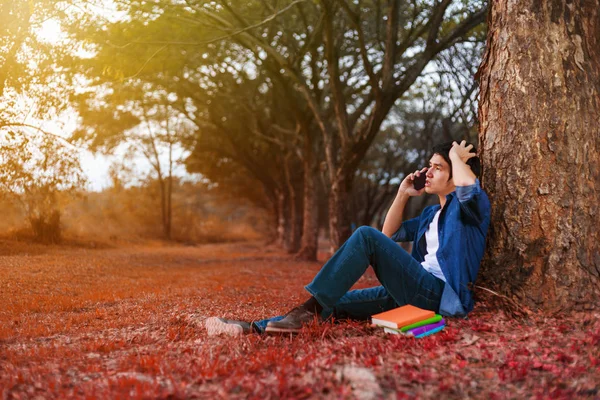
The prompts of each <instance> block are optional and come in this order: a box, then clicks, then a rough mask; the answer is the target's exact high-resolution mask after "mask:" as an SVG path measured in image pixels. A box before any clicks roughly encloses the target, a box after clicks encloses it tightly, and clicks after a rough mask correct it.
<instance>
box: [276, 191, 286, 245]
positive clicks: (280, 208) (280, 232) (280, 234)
mask: <svg viewBox="0 0 600 400" xmlns="http://www.w3.org/2000/svg"><path fill="white" fill-rule="evenodd" d="M285 208H286V201H285V193H284V192H283V191H282V190H277V246H279V247H281V248H284V247H285V231H286V217H285V213H286V209H285Z"/></svg>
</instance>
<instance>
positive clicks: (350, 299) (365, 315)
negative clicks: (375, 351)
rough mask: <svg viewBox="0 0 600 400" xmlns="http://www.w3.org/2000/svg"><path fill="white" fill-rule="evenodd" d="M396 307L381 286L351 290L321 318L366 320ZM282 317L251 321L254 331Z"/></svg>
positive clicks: (259, 330) (261, 330) (262, 328)
mask: <svg viewBox="0 0 600 400" xmlns="http://www.w3.org/2000/svg"><path fill="white" fill-rule="evenodd" d="M396 307H398V305H397V304H396V302H395V301H394V299H393V298H392V296H390V295H389V293H388V292H387V291H386V290H385V288H384V287H383V286H377V287H372V288H368V289H358V290H351V291H349V292H348V293H346V294H345V295H344V296H342V298H341V299H340V300H339V301H338V302H337V303H336V305H335V306H334V307H333V309H332V310H329V311H323V313H322V315H321V318H322V319H327V318H329V317H333V318H335V319H336V320H340V319H354V320H367V319H369V318H370V317H371V315H373V314H377V313H380V312H383V311H387V310H391V309H393V308H396ZM283 318H284V317H283V316H278V317H273V318H267V319H263V320H261V321H255V322H252V327H253V328H254V331H257V332H260V333H264V332H265V330H266V328H267V325H268V323H269V322H277V321H281V320H282V319H283Z"/></svg>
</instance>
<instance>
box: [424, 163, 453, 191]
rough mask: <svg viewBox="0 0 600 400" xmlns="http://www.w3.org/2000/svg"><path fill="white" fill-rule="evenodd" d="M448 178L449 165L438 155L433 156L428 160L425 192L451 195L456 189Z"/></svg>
mask: <svg viewBox="0 0 600 400" xmlns="http://www.w3.org/2000/svg"><path fill="white" fill-rule="evenodd" d="M449 177H450V164H448V163H447V162H446V160H444V158H443V157H442V156H440V155H439V154H434V155H433V157H431V159H430V160H429V169H428V170H427V181H426V182H425V192H426V193H429V194H437V195H441V196H445V195H447V194H449V193H452V192H453V191H454V190H455V189H456V187H455V186H454V181H453V180H452V179H450V180H448V178H449Z"/></svg>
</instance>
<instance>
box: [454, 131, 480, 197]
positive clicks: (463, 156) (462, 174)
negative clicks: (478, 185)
mask: <svg viewBox="0 0 600 400" xmlns="http://www.w3.org/2000/svg"><path fill="white" fill-rule="evenodd" d="M472 148H473V145H472V144H470V145H468V146H467V142H466V141H464V140H463V141H462V142H460V144H458V143H456V142H453V143H452V148H451V149H450V153H449V154H448V156H449V157H450V161H452V179H453V180H454V184H455V185H456V186H470V185H473V184H474V183H475V180H476V179H477V177H476V176H475V174H474V173H473V171H472V170H471V167H470V166H469V165H468V164H467V161H469V159H471V158H473V157H477V154H475V153H471V149H472Z"/></svg>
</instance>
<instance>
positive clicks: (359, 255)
mask: <svg viewBox="0 0 600 400" xmlns="http://www.w3.org/2000/svg"><path fill="white" fill-rule="evenodd" d="M369 265H371V266H372V267H373V270H374V271H375V275H376V276H377V279H378V280H379V282H381V285H382V286H377V287H372V288H368V289H359V290H352V291H348V290H349V289H350V288H351V287H352V285H354V284H355V283H356V281H358V280H359V279H360V277H361V276H362V275H363V274H364V273H365V271H366V270H367V268H368V267H369ZM444 285H445V283H444V281H443V280H441V279H439V278H437V277H435V276H434V275H432V274H430V273H429V272H427V271H426V270H425V269H424V268H423V267H422V266H421V264H420V263H419V262H418V261H417V260H415V259H414V258H413V257H412V256H411V255H410V254H408V253H407V252H406V250H404V249H403V248H402V247H400V246H399V245H398V244H397V243H396V242H394V241H393V240H392V239H390V238H389V237H387V236H386V235H384V234H383V233H382V232H380V231H378V230H377V229H375V228H372V227H370V226H361V227H360V228H358V229H357V230H355V231H354V233H353V234H352V236H350V238H349V239H348V240H347V241H346V242H345V243H344V244H343V245H342V247H340V248H339V250H338V251H337V252H336V253H335V254H334V255H333V257H331V258H330V259H329V261H327V262H326V263H325V265H323V267H322V268H321V270H320V271H319V273H318V274H317V275H316V276H315V278H314V279H313V281H312V282H311V283H310V284H308V285H307V286H306V287H305V288H306V290H308V292H309V293H310V294H311V295H312V296H314V298H315V299H316V300H317V301H318V302H319V304H321V306H323V311H322V313H321V316H322V317H323V318H329V317H334V318H335V319H356V320H368V319H369V318H370V317H371V315H373V314H377V313H380V312H383V311H387V310H391V309H393V308H396V307H399V306H402V305H405V304H412V305H414V306H416V307H420V308H424V309H427V310H432V311H435V312H437V311H438V310H439V307H440V299H441V297H442V292H443V290H444ZM282 318H283V316H279V317H274V318H269V319H264V320H262V321H256V322H254V325H255V327H256V328H257V329H258V330H259V331H260V332H264V330H265V328H266V326H267V324H268V323H269V321H278V320H280V319H282Z"/></svg>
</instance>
